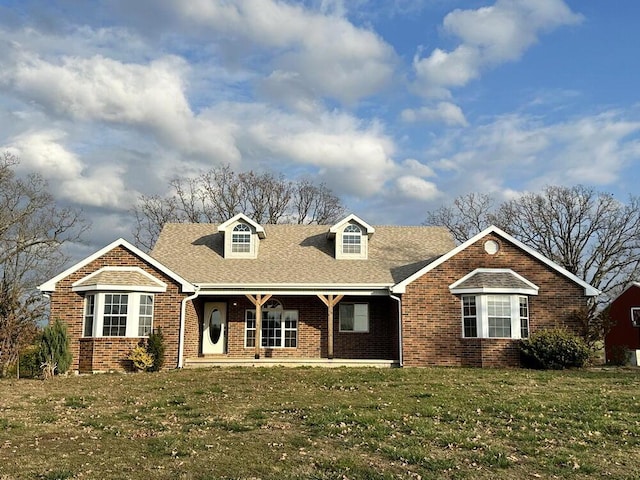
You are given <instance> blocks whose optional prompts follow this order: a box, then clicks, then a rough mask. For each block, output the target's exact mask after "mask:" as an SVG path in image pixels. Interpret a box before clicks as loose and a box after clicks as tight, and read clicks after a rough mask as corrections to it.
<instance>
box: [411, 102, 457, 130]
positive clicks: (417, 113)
mask: <svg viewBox="0 0 640 480" xmlns="http://www.w3.org/2000/svg"><path fill="white" fill-rule="evenodd" d="M400 117H401V118H402V120H404V121H405V122H419V121H423V120H424V121H427V122H442V123H444V124H445V125H449V126H451V127H456V126H459V127H466V126H467V125H468V122H467V119H466V118H465V116H464V113H463V112H462V109H461V108H460V107H459V106H458V105H455V104H453V103H451V102H439V103H438V104H437V105H436V106H435V107H426V106H425V107H421V108H418V109H411V108H408V109H405V110H403V111H402V113H401V114H400Z"/></svg>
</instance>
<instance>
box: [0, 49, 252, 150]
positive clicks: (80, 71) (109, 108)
mask: <svg viewBox="0 0 640 480" xmlns="http://www.w3.org/2000/svg"><path fill="white" fill-rule="evenodd" d="M186 69H187V66H186V64H185V63H184V61H182V60H181V59H179V58H177V57H172V56H169V57H163V58H161V59H159V60H155V61H153V62H150V63H149V64H148V65H141V64H125V63H122V62H119V61H116V60H113V59H110V58H104V57H101V56H94V57H91V58H88V59H83V58H77V57H73V58H71V57H63V58H62V61H61V62H60V64H54V63H50V62H47V61H44V60H42V59H41V58H39V57H36V56H32V55H23V56H21V57H20V60H19V61H18V62H16V64H15V65H14V66H13V68H11V67H9V68H8V69H7V70H6V71H5V73H4V75H3V77H2V78H0V84H1V83H4V84H5V85H8V86H9V87H10V88H12V89H14V90H15V91H16V92H18V93H19V94H20V95H22V96H23V97H25V98H26V99H28V100H30V101H35V102H37V103H39V104H41V105H42V106H43V107H44V108H46V109H48V110H51V113H53V114H56V115H65V116H69V117H71V118H72V119H74V120H80V121H86V120H90V121H100V122H108V123H113V124H125V125H131V126H134V127H136V128H140V129H144V130H146V131H151V132H152V133H154V134H155V136H156V139H157V141H158V142H159V143H160V144H164V145H165V146H167V147H169V148H177V149H180V150H181V151H182V152H183V153H186V154H190V155H196V156H207V157H212V158H216V159H218V161H221V162H236V161H238V160H239V153H238V151H237V149H236V147H235V144H234V139H233V137H232V135H231V132H230V131H229V130H230V128H231V126H230V125H228V124H213V123H210V122H207V121H204V120H202V119H200V118H198V117H196V116H194V114H193V112H192V111H191V108H190V106H189V102H188V100H187V98H186V97H185V94H184V89H185V86H184V83H183V80H182V77H181V75H182V73H183V72H184V71H185V70H186Z"/></svg>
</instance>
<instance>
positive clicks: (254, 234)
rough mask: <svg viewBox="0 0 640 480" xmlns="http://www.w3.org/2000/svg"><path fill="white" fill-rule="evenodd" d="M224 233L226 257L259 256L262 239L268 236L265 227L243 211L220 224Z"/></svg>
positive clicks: (219, 226) (220, 230) (219, 230)
mask: <svg viewBox="0 0 640 480" xmlns="http://www.w3.org/2000/svg"><path fill="white" fill-rule="evenodd" d="M218 232H220V233H222V235H224V258H257V257H258V247H259V244H260V240H261V239H264V238H266V235H265V232H264V228H263V227H262V225H260V224H259V223H256V222H255V221H253V220H252V219H251V218H249V217H247V216H246V215H245V214H243V213H239V214H237V215H235V216H233V217H232V218H230V219H229V220H227V221H226V222H224V223H221V224H220V225H218Z"/></svg>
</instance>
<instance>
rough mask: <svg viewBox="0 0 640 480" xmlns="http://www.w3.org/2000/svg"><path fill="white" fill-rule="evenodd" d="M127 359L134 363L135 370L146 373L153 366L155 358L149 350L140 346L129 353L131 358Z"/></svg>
mask: <svg viewBox="0 0 640 480" xmlns="http://www.w3.org/2000/svg"><path fill="white" fill-rule="evenodd" d="M127 359H128V360H131V362H132V363H133V368H134V369H135V370H138V371H141V372H146V371H147V370H149V369H150V368H151V367H152V366H153V357H152V356H151V355H150V354H149V353H148V352H147V349H146V348H145V347H144V346H142V345H138V346H137V347H134V348H133V349H132V350H131V352H130V353H129V356H128V357H127Z"/></svg>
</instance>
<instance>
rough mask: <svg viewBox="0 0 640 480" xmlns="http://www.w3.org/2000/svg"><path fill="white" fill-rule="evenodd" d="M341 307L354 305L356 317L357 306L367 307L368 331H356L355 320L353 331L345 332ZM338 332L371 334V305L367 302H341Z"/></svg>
mask: <svg viewBox="0 0 640 480" xmlns="http://www.w3.org/2000/svg"><path fill="white" fill-rule="evenodd" d="M340 305H354V316H355V308H356V307H355V306H356V305H361V306H365V307H367V329H366V330H356V329H355V327H356V322H355V318H354V322H353V328H354V329H353V330H343V329H342V319H341V317H340V316H341V312H342V309H341V308H340ZM338 331H339V332H340V333H369V332H370V331H371V316H370V315H369V304H368V303H365V302H340V303H339V304H338Z"/></svg>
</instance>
